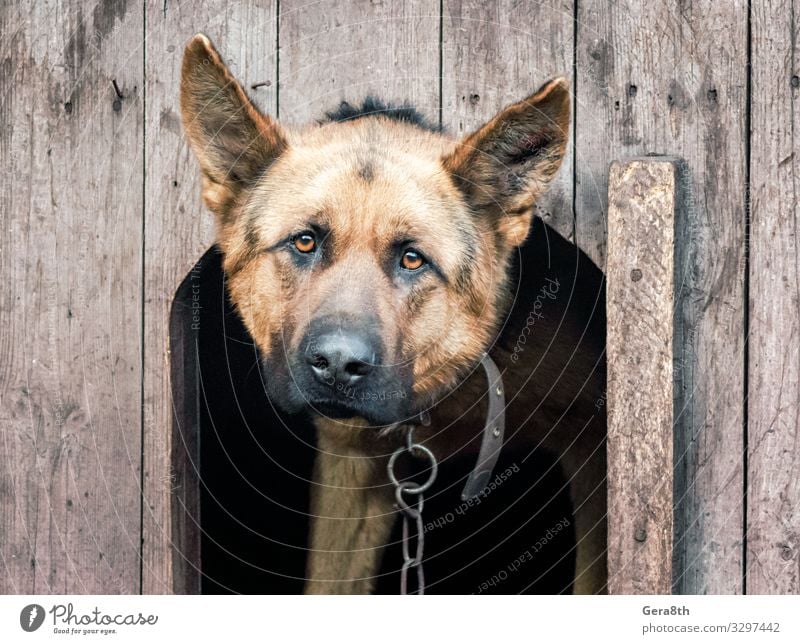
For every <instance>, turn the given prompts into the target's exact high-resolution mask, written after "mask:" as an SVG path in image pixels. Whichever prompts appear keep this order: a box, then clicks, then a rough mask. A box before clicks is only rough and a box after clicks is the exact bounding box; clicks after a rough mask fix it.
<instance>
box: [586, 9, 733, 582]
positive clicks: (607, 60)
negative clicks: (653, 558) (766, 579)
mask: <svg viewBox="0 0 800 644" xmlns="http://www.w3.org/2000/svg"><path fill="white" fill-rule="evenodd" d="M577 26H578V46H577V76H578V78H577V116H576V123H577V129H576V145H577V150H578V164H577V166H576V169H577V172H576V178H577V183H576V193H575V196H576V237H577V242H578V244H579V245H580V246H581V247H582V248H584V249H585V250H586V251H587V252H588V253H589V254H590V256H592V258H593V259H595V261H597V262H598V263H599V264H600V265H601V266H603V265H604V264H605V239H606V235H605V221H604V217H603V213H604V212H605V197H604V195H605V194H606V190H605V181H604V179H605V176H606V174H605V172H606V168H607V166H608V163H609V161H610V160H611V159H613V158H620V157H624V156H635V155H641V154H646V153H660V154H673V155H677V156H680V157H683V158H684V159H686V161H687V163H688V166H689V170H690V172H691V177H692V179H691V186H690V188H691V192H692V195H693V206H692V208H691V211H690V214H689V217H690V225H691V226H692V229H693V232H692V235H691V239H692V245H693V246H692V248H691V249H690V252H689V257H691V258H693V259H691V260H687V261H690V265H687V270H686V272H685V273H684V275H683V277H682V281H683V283H684V288H685V289H687V290H688V292H689V297H690V298H691V299H692V300H693V301H694V302H695V303H696V304H697V306H692V307H690V308H689V309H688V310H687V311H686V312H685V313H684V315H686V316H687V319H686V320H685V321H684V326H685V328H686V333H687V336H688V341H687V343H686V347H687V349H686V356H685V358H684V360H683V362H682V366H681V370H682V372H683V373H684V378H686V379H687V382H689V383H691V387H692V389H691V391H692V392H693V394H694V395H693V396H692V397H691V399H689V401H688V403H687V407H686V408H685V410H684V412H683V416H682V418H681V422H682V423H684V425H683V426H684V427H685V428H686V431H685V432H684V433H678V435H676V441H677V442H676V445H675V448H676V450H677V451H678V453H679V454H680V455H681V456H682V457H683V458H681V459H680V460H679V461H678V463H677V468H678V470H677V472H676V476H677V477H678V478H680V479H684V484H683V487H684V488H685V489H686V490H687V492H686V495H684V496H682V497H681V498H679V499H677V501H678V507H677V509H676V513H677V514H676V521H677V526H676V529H677V530H678V533H679V534H678V537H677V539H678V542H677V551H678V555H679V558H680V562H679V563H678V564H677V565H678V567H679V568H682V569H683V572H682V573H679V574H678V578H677V579H676V586H675V589H674V590H676V591H677V592H687V593H740V592H742V556H743V554H742V552H743V546H742V532H743V530H742V525H743V512H742V490H743V467H742V463H743V458H742V450H743V433H744V432H743V430H742V426H743V406H744V403H743V401H744V375H743V374H744V362H743V338H744V317H745V315H744V296H743V290H744V287H743V284H744V264H745V263H744V220H745V217H744V203H745V190H744V179H745V177H744V172H745V161H746V159H745V142H746V133H745V123H744V121H745V115H746V111H747V110H746V108H747V105H746V102H747V95H746V94H747V93H746V85H747V77H746V74H747V65H746V62H747V61H746V54H747V3H746V2H744V1H743V0H737V1H736V2H714V1H713V0H700V1H698V2H693V3H691V4H690V5H686V4H684V3H677V2H674V1H672V0H658V1H657V2H648V3H640V2H635V1H632V0H629V1H617V0H603V1H600V2H592V3H586V2H579V3H578V21H577Z"/></svg>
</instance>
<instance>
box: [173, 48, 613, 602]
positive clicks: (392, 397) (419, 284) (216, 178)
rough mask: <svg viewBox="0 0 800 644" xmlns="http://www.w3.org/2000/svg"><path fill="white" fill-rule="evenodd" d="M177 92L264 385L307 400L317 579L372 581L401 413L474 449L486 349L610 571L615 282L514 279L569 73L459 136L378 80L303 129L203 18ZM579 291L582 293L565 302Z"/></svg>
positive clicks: (353, 586)
mask: <svg viewBox="0 0 800 644" xmlns="http://www.w3.org/2000/svg"><path fill="white" fill-rule="evenodd" d="M180 103H181V112H182V118H183V124H184V130H185V132H186V135H187V138H188V141H189V143H190V146H191V148H192V150H193V151H194V153H195V155H196V157H197V159H198V161H199V165H200V169H201V173H202V197H203V200H204V202H205V204H206V205H207V206H208V208H209V209H210V210H211V211H213V213H214V214H215V219H216V231H217V233H216V235H217V244H218V246H219V248H220V249H221V251H222V253H223V256H224V259H223V266H224V270H225V273H226V279H227V287H228V291H229V295H230V298H231V301H232V302H233V304H234V305H235V307H236V310H237V311H238V313H239V315H240V316H241V318H242V320H243V322H244V325H245V326H246V328H247V330H248V331H249V333H250V335H251V336H252V338H253V339H254V341H255V343H256V346H257V347H258V351H259V356H260V358H261V361H262V369H263V371H264V373H265V381H266V383H267V388H268V394H269V397H270V400H271V401H273V402H274V403H275V404H276V405H277V406H278V407H280V408H281V409H282V410H284V411H286V412H288V413H308V414H311V415H312V417H313V418H314V425H315V427H316V430H317V436H318V456H317V458H316V463H315V467H314V486H313V493H312V501H311V516H312V517H313V519H312V525H311V535H310V548H309V555H308V564H307V582H306V592H307V593H312V594H315V593H368V592H370V591H371V590H372V589H373V578H374V575H375V573H376V571H377V570H378V567H379V565H380V561H381V552H382V548H383V546H384V544H385V543H386V542H387V540H388V538H389V535H390V531H391V528H392V525H393V522H394V521H395V520H396V517H397V512H396V510H395V507H394V498H393V495H392V493H391V490H390V489H388V488H387V486H386V485H385V482H386V462H387V458H388V455H389V454H391V453H392V451H393V450H394V449H395V448H396V447H397V446H398V445H399V444H401V438H400V436H399V435H398V431H399V430H398V429H397V428H398V427H403V426H405V425H404V424H405V423H408V422H411V419H414V418H417V417H418V415H419V414H420V413H421V412H428V413H429V416H430V423H429V425H428V426H420V427H417V429H416V430H415V431H416V433H415V439H416V440H417V441H420V442H422V443H423V444H424V445H426V446H427V447H429V449H430V450H431V451H432V452H433V453H434V454H435V455H436V457H437V458H438V459H440V460H441V459H446V458H448V457H449V456H450V455H452V454H453V453H455V452H457V451H462V452H463V451H470V450H471V451H473V452H477V448H478V445H479V442H480V432H479V431H476V428H481V427H482V426H483V424H484V419H485V415H486V409H487V403H486V401H485V398H486V396H485V393H486V388H487V385H486V377H485V375H484V374H483V373H482V371H481V370H480V369H478V368H477V365H479V364H480V362H481V360H482V356H483V355H484V353H485V352H488V353H489V354H490V356H491V358H492V359H493V360H494V362H495V363H496V364H497V365H498V367H499V369H500V371H501V372H502V374H503V388H504V389H505V396H506V400H507V401H508V404H507V408H506V422H507V426H508V427H509V428H510V429H511V437H510V440H514V441H518V442H526V443H529V444H530V445H532V446H535V447H536V448H541V449H545V450H551V451H553V452H554V453H555V454H557V455H558V457H559V462H560V464H561V467H562V468H563V471H564V474H565V476H566V478H567V479H568V481H569V483H570V492H571V497H572V502H573V507H574V523H575V530H576V540H577V545H576V555H575V556H576V576H575V580H574V586H573V591H574V592H576V593H602V592H605V588H606V558H605V551H606V525H605V512H606V499H605V495H606V492H605V477H606V464H605V429H606V428H605V414H604V413H599V412H598V409H599V408H600V405H598V401H602V400H604V396H603V392H604V387H605V362H604V357H603V356H604V332H605V329H604V319H603V318H602V314H601V313H599V312H598V311H602V308H603V306H604V302H603V301H602V299H601V300H600V301H598V293H597V292H596V290H595V292H592V290H591V289H589V290H588V291H587V290H586V288H584V286H583V285H582V283H581V280H580V279H579V277H576V275H577V273H575V272H574V271H573V274H572V277H573V278H574V279H572V282H573V283H572V284H568V283H565V281H566V280H564V279H563V278H562V279H561V281H559V279H558V278H557V277H556V278H552V277H546V279H545V281H544V282H543V285H542V288H541V291H542V293H541V294H538V293H530V294H518V295H517V296H516V297H515V294H514V289H513V284H514V275H515V270H516V269H515V258H517V257H518V256H519V248H520V247H521V246H522V245H523V244H525V243H526V239H527V238H528V237H529V235H530V232H531V229H532V227H535V225H534V223H533V222H534V207H535V205H536V202H537V200H538V199H539V198H540V197H541V195H542V194H543V193H544V192H545V190H546V189H547V186H548V184H549V183H550V182H551V181H552V179H553V178H554V176H555V175H556V173H557V171H558V169H559V167H560V165H561V162H562V159H563V157H564V154H565V149H566V146H567V142H568V130H569V122H570V93H569V87H568V84H567V82H566V81H565V80H563V79H555V80H551V81H549V82H547V83H545V84H544V85H543V86H542V87H541V88H540V89H539V90H538V91H536V92H535V93H534V94H533V95H531V96H529V97H527V98H525V99H524V100H521V101H519V102H517V103H514V104H512V105H509V106H508V107H506V108H505V109H503V110H502V111H500V112H499V113H498V114H497V115H496V116H495V117H494V118H493V119H491V120H490V121H489V122H488V123H486V124H485V125H483V126H482V127H480V128H478V129H477V130H476V131H475V132H473V133H472V134H470V135H468V136H466V137H465V138H463V139H462V140H454V139H453V138H452V137H450V136H448V135H447V134H446V133H444V132H442V131H440V128H438V127H436V126H432V125H431V124H429V123H427V122H426V121H425V119H424V118H422V117H421V116H419V114H418V113H417V112H416V111H415V110H413V109H412V108H410V107H402V108H389V107H386V106H384V105H382V104H381V103H379V102H377V101H373V100H368V101H366V102H365V103H364V105H362V106H351V105H349V104H343V106H342V107H341V108H340V109H339V110H338V111H336V112H333V113H330V114H329V115H328V118H327V119H326V120H325V121H323V122H320V123H317V124H313V125H311V126H309V127H307V128H304V129H290V128H286V127H284V126H282V125H281V124H279V123H278V122H277V121H276V120H274V119H272V118H270V117H269V116H267V115H265V114H263V113H262V112H260V111H259V110H258V109H257V107H256V106H255V105H254V104H253V102H252V101H251V100H250V99H249V98H248V96H247V94H246V93H245V91H244V90H243V89H242V86H241V85H240V84H239V83H238V82H237V80H236V79H235V78H234V77H233V75H232V74H231V72H230V71H229V70H228V68H227V67H226V65H225V63H224V62H223V60H222V58H221V56H220V55H219V53H218V52H217V50H216V49H215V48H214V46H213V44H212V43H211V41H210V40H209V39H208V38H207V37H206V36H204V35H202V34H198V35H197V36H195V37H194V38H193V39H192V40H191V41H190V42H189V44H188V45H187V47H186V50H185V54H184V60H183V67H182V78H181V96H180ZM540 228H541V227H540ZM536 234H540V233H539V232H537V233H536ZM573 263H574V258H573ZM576 300H577V301H579V302H580V303H581V306H580V307H578V308H579V309H580V311H583V313H579V314H577V315H576V314H575V313H574V309H575V307H574V306H573V307H572V308H571V309H570V310H571V311H573V312H570V313H569V314H566V313H565V312H566V311H567V310H568V308H569V307H568V303H569V302H570V301H572V302H573V303H574V302H575V301H576ZM584 300H586V304H585V306H584V305H583V301H584ZM544 307H551V308H550V309H548V311H547V315H545V314H544V313H543V311H542V309H543V308H544ZM548 338H549V339H548ZM552 338H556V343H555V344H554V342H553V341H552ZM532 511H533V510H532Z"/></svg>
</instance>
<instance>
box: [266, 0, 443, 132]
mask: <svg viewBox="0 0 800 644" xmlns="http://www.w3.org/2000/svg"><path fill="white" fill-rule="evenodd" d="M280 48H281V53H280V94H279V110H280V114H279V115H280V118H281V120H282V121H285V122H287V123H295V124H303V123H306V122H308V121H311V120H314V119H318V118H320V117H322V116H323V114H324V113H325V111H327V110H330V109H332V108H335V107H336V106H337V105H338V103H339V102H340V101H341V100H348V101H350V102H354V103H357V102H359V101H361V99H363V98H364V97H365V96H367V95H370V94H371V95H373V96H377V97H379V98H381V99H383V100H385V101H390V102H394V103H403V102H405V101H409V102H410V103H412V104H413V105H415V106H416V107H418V108H419V109H420V111H422V112H423V113H424V114H426V115H427V116H428V117H429V118H430V119H431V120H433V121H434V122H435V121H436V120H437V108H438V106H439V2H438V0H395V1H393V2H369V1H367V0H358V1H356V2H336V1H335V0H321V1H320V2H313V3H309V2H306V1H305V0H283V1H282V2H281V18H280Z"/></svg>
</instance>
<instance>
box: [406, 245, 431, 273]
mask: <svg viewBox="0 0 800 644" xmlns="http://www.w3.org/2000/svg"><path fill="white" fill-rule="evenodd" d="M424 264H425V258H424V257H423V256H422V255H420V254H419V253H418V252H417V251H415V250H412V249H408V250H407V251H405V252H404V253H403V256H402V257H401V258H400V265H401V266H402V267H403V268H405V269H406V270H408V271H416V270H418V269H420V268H422V267H423V265H424Z"/></svg>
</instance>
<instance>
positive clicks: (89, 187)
mask: <svg viewBox="0 0 800 644" xmlns="http://www.w3.org/2000/svg"><path fill="white" fill-rule="evenodd" d="M0 34H2V38H1V39H0V42H1V43H2V50H1V51H0V60H2V61H3V62H2V65H3V72H2V99H0V122H2V129H0V158H2V163H3V171H2V172H0V213H2V215H1V216H2V225H0V249H2V250H1V251H0V274H2V276H3V288H2V291H0V298H2V299H1V300H0V329H2V333H0V351H1V352H2V356H3V357H2V360H0V364H1V365H2V366H0V427H2V440H0V561H2V565H3V568H2V574H0V592H2V593H25V594H32V593H43V594H44V593H67V594H73V593H109V594H117V593H137V592H138V591H139V535H140V525H139V524H140V517H139V515H140V494H139V475H140V471H139V468H140V456H141V441H140V437H141V425H140V420H141V416H140V392H141V389H140V381H141V362H140V354H141V347H140V336H141V326H140V322H141V318H140V316H141V303H142V302H141V282H140V280H141V246H142V234H141V230H142V194H141V185H142V155H141V151H142V127H141V124H142V87H143V79H142V67H141V38H142V12H141V6H140V5H138V4H136V3H125V2H118V3H113V4H112V3H107V2H77V1H58V2H52V3H41V2H33V1H31V2H20V3H3V4H2V8H0ZM112 82H115V83H116V88H117V90H118V92H117V90H115V87H114V86H112Z"/></svg>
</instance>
